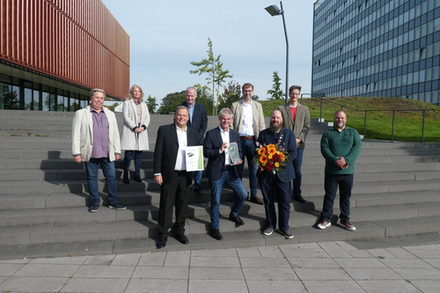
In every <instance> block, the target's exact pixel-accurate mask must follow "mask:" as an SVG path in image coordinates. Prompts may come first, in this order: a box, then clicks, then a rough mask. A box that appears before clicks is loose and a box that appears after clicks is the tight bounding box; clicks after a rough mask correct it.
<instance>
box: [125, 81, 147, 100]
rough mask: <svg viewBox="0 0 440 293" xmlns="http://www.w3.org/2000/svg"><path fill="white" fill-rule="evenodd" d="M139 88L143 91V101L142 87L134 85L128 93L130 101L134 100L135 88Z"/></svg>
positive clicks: (142, 95)
mask: <svg viewBox="0 0 440 293" xmlns="http://www.w3.org/2000/svg"><path fill="white" fill-rule="evenodd" d="M136 87H137V88H138V89H139V90H140V91H141V99H142V98H143V97H144V90H143V89H142V87H141V86H140V85H137V84H134V85H132V86H131V87H130V90H129V91H128V98H129V99H133V91H134V88H136Z"/></svg>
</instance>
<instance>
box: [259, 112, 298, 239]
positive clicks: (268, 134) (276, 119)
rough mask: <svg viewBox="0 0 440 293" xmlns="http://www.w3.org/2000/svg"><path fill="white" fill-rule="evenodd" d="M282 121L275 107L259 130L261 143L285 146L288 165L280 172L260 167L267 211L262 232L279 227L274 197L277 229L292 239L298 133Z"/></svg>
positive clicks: (260, 178) (262, 190) (267, 234)
mask: <svg viewBox="0 0 440 293" xmlns="http://www.w3.org/2000/svg"><path fill="white" fill-rule="evenodd" d="M282 125H283V116H282V115H281V112H280V110H275V111H273V112H272V116H271V120H270V127H269V128H266V129H265V130H263V131H261V132H260V134H259V136H258V140H257V141H258V143H259V144H260V145H269V144H275V145H277V147H278V148H283V149H284V151H285V152H287V154H288V157H287V162H286V164H285V167H284V168H282V169H280V170H279V171H277V172H274V171H267V170H262V169H261V168H259V170H258V172H257V176H258V179H259V182H260V187H261V192H262V193H263V201H264V209H265V212H266V228H265V229H264V231H263V234H264V235H266V236H269V235H271V234H272V232H273V231H274V229H275V228H276V224H277V217H276V213H275V199H277V201H278V215H279V217H278V221H279V224H278V226H279V230H278V232H279V233H280V234H281V235H283V236H284V237H285V238H286V239H290V238H293V234H291V233H290V232H289V216H290V202H291V197H290V193H291V186H290V181H291V180H292V179H293V178H295V171H294V170H293V164H292V161H293V159H294V158H295V156H296V142H295V138H296V136H295V134H294V133H293V131H291V130H288V129H286V128H282Z"/></svg>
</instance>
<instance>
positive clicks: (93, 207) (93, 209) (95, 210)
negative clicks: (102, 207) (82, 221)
mask: <svg viewBox="0 0 440 293" xmlns="http://www.w3.org/2000/svg"><path fill="white" fill-rule="evenodd" d="M98 208H99V205H98V204H92V205H91V206H90V207H89V212H91V213H96V212H98Z"/></svg>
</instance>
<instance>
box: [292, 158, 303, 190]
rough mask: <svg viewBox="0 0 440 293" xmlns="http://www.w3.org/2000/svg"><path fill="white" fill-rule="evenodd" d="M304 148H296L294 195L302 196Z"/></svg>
mask: <svg viewBox="0 0 440 293" xmlns="http://www.w3.org/2000/svg"><path fill="white" fill-rule="evenodd" d="M303 154H304V149H297V150H296V157H295V159H293V169H294V170H295V178H293V190H292V196H293V197H297V196H301V179H302V173H301V166H302V160H303Z"/></svg>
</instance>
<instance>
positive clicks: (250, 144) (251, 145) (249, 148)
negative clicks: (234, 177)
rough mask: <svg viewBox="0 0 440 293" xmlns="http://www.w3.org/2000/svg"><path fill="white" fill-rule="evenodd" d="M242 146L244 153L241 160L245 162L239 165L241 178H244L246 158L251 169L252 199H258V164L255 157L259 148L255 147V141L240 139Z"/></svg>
mask: <svg viewBox="0 0 440 293" xmlns="http://www.w3.org/2000/svg"><path fill="white" fill-rule="evenodd" d="M240 144H241V153H242V158H241V159H242V160H243V164H240V165H239V167H238V168H239V169H238V172H239V173H240V176H241V177H243V168H244V160H245V158H246V160H247V163H248V169H249V185H250V186H249V187H250V189H251V197H256V196H257V185H258V179H257V164H256V163H255V162H254V157H255V150H256V149H257V146H256V145H255V141H254V140H253V139H244V138H240Z"/></svg>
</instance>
